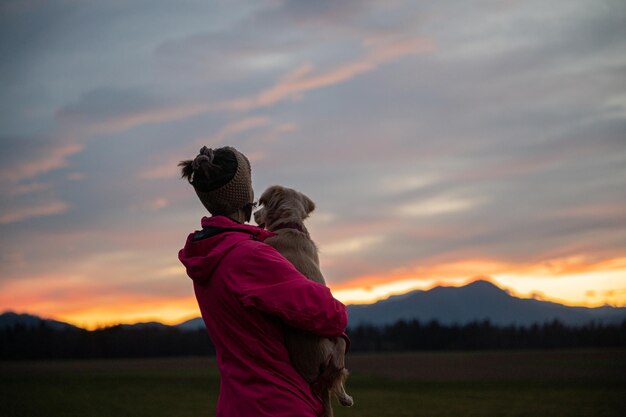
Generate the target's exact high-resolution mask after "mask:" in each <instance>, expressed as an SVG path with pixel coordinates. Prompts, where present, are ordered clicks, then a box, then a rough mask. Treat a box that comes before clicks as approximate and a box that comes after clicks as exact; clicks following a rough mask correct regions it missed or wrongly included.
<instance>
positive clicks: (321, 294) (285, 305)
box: [232, 242, 348, 337]
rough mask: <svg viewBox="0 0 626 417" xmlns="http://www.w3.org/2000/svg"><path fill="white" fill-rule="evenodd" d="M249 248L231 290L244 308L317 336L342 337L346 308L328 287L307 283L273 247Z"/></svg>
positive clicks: (308, 281) (311, 282) (264, 245)
mask: <svg viewBox="0 0 626 417" xmlns="http://www.w3.org/2000/svg"><path fill="white" fill-rule="evenodd" d="M250 245H251V246H252V245H253V246H252V247H249V249H250V250H249V253H247V254H246V256H245V258H243V259H242V260H241V264H240V267H239V268H237V270H238V271H239V272H240V274H241V276H240V277H239V278H238V279H237V283H236V284H234V285H233V288H232V289H233V291H234V292H235V293H236V294H237V295H238V296H239V298H240V300H241V302H242V303H243V304H244V306H247V307H248V306H249V307H254V308H257V309H259V310H261V311H263V312H266V313H269V314H273V315H276V316H278V317H280V318H281V319H282V320H284V321H285V322H286V323H287V324H289V325H291V326H293V327H296V328H300V329H303V330H307V331H310V332H312V333H315V334H317V335H318V336H325V337H337V336H341V335H342V333H344V330H345V328H346V326H347V323H348V315H347V312H346V307H345V306H344V305H343V304H342V303H341V302H340V301H338V300H336V299H335V298H334V297H333V296H332V294H331V292H330V290H329V289H328V287H326V286H324V285H322V284H319V283H317V282H314V281H311V280H309V279H307V278H306V277H305V276H304V275H302V274H301V273H300V272H298V270H296V269H295V267H294V266H293V265H292V264H291V263H290V262H289V261H288V260H287V259H285V258H284V257H283V256H282V255H281V254H280V253H279V252H278V251H276V249H274V248H273V247H271V246H269V245H266V244H259V243H258V242H254V243H252V242H251V243H250ZM238 275H239V274H238Z"/></svg>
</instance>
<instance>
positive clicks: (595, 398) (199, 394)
mask: <svg viewBox="0 0 626 417" xmlns="http://www.w3.org/2000/svg"><path fill="white" fill-rule="evenodd" d="M348 367H349V368H350V370H351V371H352V375H351V378H350V380H349V381H348V392H349V393H350V394H351V395H352V396H353V397H354V399H355V406H354V407H353V408H350V409H346V408H342V407H340V406H339V405H336V406H335V414H336V416H338V417H348V416H354V417H370V416H372V417H373V416H377V417H384V416H394V417H413V416H429V417H438V416H441V417H447V416H450V417H452V416H455V417H456V416H467V417H479V416H480V417H504V416H507V417H516V416H533V417H535V416H546V417H560V416H581V417H582V416H589V417H604V416H605V417H609V416H615V417H617V416H620V417H621V416H624V415H626V350H589V351H542V352H535V351H534V352H475V353H397V354H375V355H357V354H354V355H350V356H349V360H348ZM218 385H219V377H218V373H217V370H216V367H215V361H214V360H213V359H211V358H173V359H128V360H98V361H45V362H0V416H2V417H22V416H24V417H26V416H28V417H37V416H42V417H43V416H45V417H55V416H64V417H73V416H76V417H79V416H80V417H91V416H93V417H96V416H103V417H104V416H107V417H110V416H120V417H123V416H133V417H135V416H138V417H142V416H150V417H159V416H176V417H178V416H180V417H185V416H213V415H215V402H216V400H217V392H218ZM251 417H253V416H251Z"/></svg>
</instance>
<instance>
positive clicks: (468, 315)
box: [0, 280, 626, 331]
mask: <svg viewBox="0 0 626 417" xmlns="http://www.w3.org/2000/svg"><path fill="white" fill-rule="evenodd" d="M348 317H349V327H352V328H354V327H356V326H359V325H361V324H373V325H376V326H380V325H386V324H392V323H395V322H397V321H398V320H401V319H402V320H414V319H415V320H419V321H421V322H424V323H426V322H429V321H432V320H437V321H438V322H439V323H440V324H444V325H449V324H466V323H470V322H473V321H484V320H489V321H490V322H491V323H492V324H495V325H509V324H516V325H523V326H528V325H532V324H535V323H537V324H543V323H546V322H550V321H553V320H558V321H560V322H561V323H563V324H566V325H571V326H580V325H584V324H588V323H590V322H596V323H603V324H614V323H621V322H622V321H624V320H626V307H611V306H602V307H597V308H587V307H568V306H564V305H562V304H557V303H553V302H548V301H540V300H535V299H528V298H518V297H514V296H512V295H510V294H509V293H508V292H507V291H505V290H503V289H501V288H499V287H497V286H496V285H494V284H492V283H491V282H489V281H484V280H478V281H474V282H472V283H471V284H468V285H466V286H463V287H444V286H439V287H435V288H433V289H430V290H428V291H412V292H409V293H406V294H402V295H396V296H392V297H389V298H387V299H385V300H381V301H378V302H376V303H374V304H361V305H349V306H348ZM16 325H21V326H24V327H28V328H36V327H39V326H42V325H46V326H48V327H49V328H51V329H54V330H67V329H79V328H78V327H76V326H73V325H71V324H68V323H63V322H60V321H56V320H49V319H42V318H40V317H37V316H33V315H29V314H16V313H13V312H7V313H4V314H1V315H0V330H4V329H6V328H10V327H14V326H16ZM121 326H122V327H124V328H126V329H140V330H143V329H146V328H155V329H158V328H169V327H170V326H166V325H164V324H161V323H157V322H149V323H136V324H122V325H121ZM172 327H175V328H178V329H180V330H183V331H195V330H199V329H205V326H204V322H203V321H202V318H201V317H197V318H194V319H191V320H187V321H184V322H182V323H179V324H177V325H175V326H172Z"/></svg>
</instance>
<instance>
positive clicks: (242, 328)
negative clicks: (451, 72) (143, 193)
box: [178, 147, 348, 417]
mask: <svg viewBox="0 0 626 417" xmlns="http://www.w3.org/2000/svg"><path fill="white" fill-rule="evenodd" d="M179 166H181V167H182V176H183V177H184V178H187V180H188V181H189V182H190V183H191V185H192V186H193V187H194V190H195V191H196V194H197V195H198V197H199V198H200V201H201V202H202V204H203V205H204V206H205V207H206V209H207V210H208V211H209V212H210V213H211V215H212V216H211V217H204V218H203V219H202V230H200V231H196V232H194V233H191V234H190V235H189V237H188V238H187V242H186V244H185V247H184V248H183V249H181V251H180V252H179V254H178V257H179V259H180V261H181V262H182V263H183V264H184V265H185V267H186V268H187V274H188V275H189V277H190V278H191V279H192V280H193V285H194V291H195V294H196V299H197V301H198V305H199V307H200V311H201V313H202V318H203V319H204V323H205V324H206V327H207V330H208V332H209V336H210V337H211V340H212V341H213V344H214V345H215V349H216V352H217V364H218V367H219V371H220V375H221V382H220V394H219V400H218V404H217V415H218V416H220V417H235V416H238V417H263V416H268V417H269V416H272V417H288V416H289V417H296V416H297V417H309V416H310V417H314V416H315V417H317V416H321V415H323V414H324V410H323V407H322V403H321V401H320V399H319V398H318V397H316V396H315V394H314V393H313V392H312V390H311V387H310V386H309V384H308V383H307V382H306V381H305V380H304V379H303V378H302V377H301V376H300V374H298V372H297V371H296V370H295V369H294V368H293V366H292V365H291V363H290V361H289V354H288V353H287V349H286V348H285V345H284V329H285V326H286V325H288V326H293V327H297V328H301V329H305V330H308V331H310V332H313V333H315V334H317V335H319V336H322V337H330V338H334V337H341V336H342V335H343V334H344V333H343V332H344V330H345V327H346V325H347V320H348V318H347V314H346V308H345V306H344V305H343V304H342V303H340V302H339V301H337V300H336V299H334V298H333V296H332V294H331V293H330V290H329V289H328V288H327V287H325V286H323V285H320V284H318V283H315V282H313V281H310V280H308V279H307V278H305V277H304V276H303V275H301V274H300V273H299V272H298V271H297V270H296V269H295V268H294V267H293V266H292V265H291V263H289V261H287V260H286V259H285V258H284V257H283V256H282V255H280V254H279V253H278V252H277V251H276V250H275V249H274V248H272V247H271V246H269V245H267V244H265V243H263V240H264V239H266V238H267V237H269V236H272V235H273V234H272V233H271V232H268V231H266V230H264V229H261V228H258V227H254V226H250V225H246V224H244V222H248V221H250V216H251V214H252V209H253V207H254V203H253V200H254V193H253V190H252V181H251V170H250V163H249V161H248V159H247V158H246V157H245V156H244V155H243V154H242V153H240V152H238V151H237V150H236V149H234V148H231V147H224V148H219V149H214V150H213V149H208V148H206V147H203V148H202V149H201V150H200V154H199V155H198V156H197V157H196V158H195V159H194V160H188V161H183V162H181V163H180V164H179Z"/></svg>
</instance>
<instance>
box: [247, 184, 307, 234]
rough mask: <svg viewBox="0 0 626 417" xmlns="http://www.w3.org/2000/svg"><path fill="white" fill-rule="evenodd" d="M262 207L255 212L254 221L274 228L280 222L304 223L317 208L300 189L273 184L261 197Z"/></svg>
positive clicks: (270, 228) (262, 225) (260, 203)
mask: <svg viewBox="0 0 626 417" xmlns="http://www.w3.org/2000/svg"><path fill="white" fill-rule="evenodd" d="M259 205H260V206H261V208H260V209H259V210H258V211H256V212H255V213H254V221H255V222H256V223H257V224H258V225H259V226H261V227H266V228H268V229H269V230H272V226H273V225H278V224H280V223H287V222H295V223H299V224H300V223H302V221H303V220H304V219H306V218H307V217H309V214H310V213H311V212H312V211H313V210H315V203H313V201H312V200H311V199H310V198H309V197H307V196H305V195H304V194H302V193H301V192H299V191H296V190H292V189H291V188H286V187H281V186H280V185H273V186H271V187H269V188H268V189H267V190H265V191H264V192H263V194H262V195H261V198H260V199H259Z"/></svg>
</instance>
